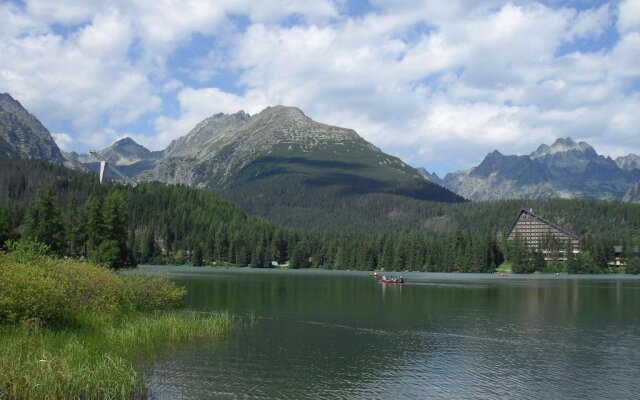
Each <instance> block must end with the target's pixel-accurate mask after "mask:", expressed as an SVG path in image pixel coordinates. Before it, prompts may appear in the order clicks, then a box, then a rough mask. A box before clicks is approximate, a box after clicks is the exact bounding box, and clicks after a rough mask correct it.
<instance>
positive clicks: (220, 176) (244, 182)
mask: <svg viewBox="0 0 640 400" xmlns="http://www.w3.org/2000/svg"><path fill="white" fill-rule="evenodd" d="M143 177H144V178H146V179H153V180H160V181H164V182H173V183H185V184H189V185H192V186H202V187H208V188H211V189H213V190H214V191H216V192H218V193H220V194H221V195H223V196H224V197H226V198H228V199H230V200H232V201H233V202H234V203H236V204H238V205H240V206H241V207H242V208H244V209H245V210H247V211H249V212H251V213H255V214H257V215H261V216H264V217H266V218H268V219H270V220H272V221H275V222H277V223H279V224H286V225H289V226H295V227H297V228H308V227H310V226H314V227H317V228H319V229H321V230H343V229H347V230H348V229H349V225H351V223H352V222H351V220H354V221H357V223H358V224H367V221H366V219H367V218H368V217H366V214H367V207H368V203H369V202H370V201H372V199H374V198H377V199H379V200H380V199H382V200H383V202H384V203H385V205H386V206H387V208H390V209H393V208H395V206H396V205H399V203H400V202H401V200H402V199H417V200H424V201H430V202H447V203H450V202H453V203H455V202H462V201H464V199H463V198H461V197H460V196H458V195H456V194H454V193H452V192H450V191H449V190H447V189H444V188H442V187H440V186H438V185H436V184H434V183H432V182H429V181H427V180H426V179H424V178H423V177H422V176H421V175H420V173H419V172H418V171H416V170H415V169H414V168H412V167H410V166H408V165H407V164H405V163H404V162H403V161H402V160H400V159H398V158H397V157H393V156H391V155H388V154H386V153H383V152H382V151H380V150H379V149H378V148H376V147H375V146H374V145H372V144H371V143H369V142H367V141H366V140H364V139H363V138H361V137H360V136H359V135H358V134H357V133H356V132H355V131H353V130H350V129H344V128H338V127H334V126H330V125H326V124H321V123H318V122H315V121H313V120H311V119H310V118H308V117H307V116H305V115H304V113H302V111H300V110H299V109H297V108H293V107H283V106H276V107H269V108H267V109H265V110H264V111H262V112H260V113H259V114H256V115H254V116H251V117H249V116H248V115H247V114H245V113H244V112H239V113H237V114H233V115H224V114H218V115H216V116H213V117H211V118H208V119H207V120H205V121H203V122H202V123H200V124H198V126H196V128H195V129H194V130H193V131H192V132H191V133H189V134H188V135H186V136H185V137H183V138H181V139H180V140H178V141H176V142H175V143H174V144H172V145H171V146H170V147H169V148H168V149H167V151H166V156H165V158H164V159H162V160H160V161H159V162H158V164H157V166H156V168H155V169H154V170H153V172H152V173H150V174H147V175H144V174H143ZM283 209H289V210H291V211H292V213H290V214H289V215H285V214H286V212H282V210H283ZM291 216H294V217H295V218H291ZM379 217H380V218H381V221H378V222H382V223H384V220H385V219H389V218H392V217H393V215H392V213H391V214H388V215H380V216H379ZM322 224H324V225H325V227H324V228H323V227H322V226H321V225H322Z"/></svg>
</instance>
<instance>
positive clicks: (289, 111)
mask: <svg viewBox="0 0 640 400" xmlns="http://www.w3.org/2000/svg"><path fill="white" fill-rule="evenodd" d="M259 114H263V115H281V116H286V117H298V118H299V117H302V118H307V119H308V118H309V117H307V116H306V115H305V113H304V112H303V111H302V110H301V109H299V108H298V107H294V106H284V105H281V104H280V105H277V106H269V107H267V108H265V109H264V110H262V111H260V113H259Z"/></svg>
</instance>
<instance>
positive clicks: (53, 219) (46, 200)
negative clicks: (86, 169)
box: [23, 186, 65, 254]
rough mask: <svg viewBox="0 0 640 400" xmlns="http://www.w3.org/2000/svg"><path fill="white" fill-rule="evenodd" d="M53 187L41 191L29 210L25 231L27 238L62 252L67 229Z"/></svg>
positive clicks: (58, 252)
mask: <svg viewBox="0 0 640 400" xmlns="http://www.w3.org/2000/svg"><path fill="white" fill-rule="evenodd" d="M56 200H57V199H56V196H55V194H54V193H53V187H52V186H49V188H48V189H45V190H42V191H40V193H39V194H38V197H37V198H36V200H35V202H34V203H33V205H32V206H31V207H30V208H29V210H28V211H27V216H26V219H25V224H24V226H23V233H24V236H25V237H26V238H29V239H31V240H33V241H36V242H41V243H44V244H46V245H47V246H49V248H50V249H51V251H53V252H55V253H57V254H61V253H62V251H63V247H64V237H65V231H64V226H63V225H62V216H61V213H60V209H59V208H58V206H57V205H56Z"/></svg>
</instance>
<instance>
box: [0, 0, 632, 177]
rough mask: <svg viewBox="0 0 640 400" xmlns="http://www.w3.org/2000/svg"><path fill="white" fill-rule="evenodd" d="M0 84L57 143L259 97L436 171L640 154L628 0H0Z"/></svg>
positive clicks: (185, 126) (142, 130) (157, 140)
mask: <svg viewBox="0 0 640 400" xmlns="http://www.w3.org/2000/svg"><path fill="white" fill-rule="evenodd" d="M0 16H2V23H0V92H9V93H10V94H11V95H13V96H14V97H15V98H16V99H17V100H19V101H20V102H21V103H22V104H23V105H24V106H25V107H27V108H28V109H29V110H30V111H31V112H32V113H34V114H35V115H36V116H37V117H38V118H40V119H41V121H43V123H44V124H45V125H46V126H47V127H48V128H49V129H50V130H51V131H52V133H54V135H55V137H56V139H57V141H58V143H59V144H60V145H61V147H63V148H64V149H66V150H76V151H86V150H87V149H89V148H93V147H96V148H102V147H104V146H106V145H108V144H110V143H111V142H113V141H114V140H115V139H118V138H121V137H124V136H131V137H133V138H134V139H136V140H137V141H139V142H140V143H142V144H144V145H145V146H147V147H149V148H151V149H153V150H158V149H162V148H164V147H165V146H166V145H167V144H169V143H170V141H171V140H172V139H175V138H177V137H179V136H182V135H184V134H186V133H187V132H188V131H189V130H190V129H191V128H192V127H193V126H194V125H195V124H196V123H197V122H198V121H200V120H202V119H204V118H206V117H207V116H210V115H212V114H215V113H218V112H236V111H238V110H241V109H242V110H245V111H247V112H249V113H251V114H253V113H256V112H259V111H260V110H262V109H263V108H264V107H266V106H269V105H276V104H285V105H292V106H297V107H299V108H301V109H302V110H303V111H304V112H305V113H306V114H307V115H308V116H310V117H311V118H313V119H315V120H317V121H321V122H326V123H330V124H334V125H339V126H344V127H349V128H354V129H356V130H357V131H358V133H359V134H360V135H361V136H363V137H364V138H365V139H367V140H369V141H371V142H373V143H374V144H376V145H377V146H378V147H380V148H382V149H383V150H384V151H386V152H388V153H391V154H394V155H397V156H400V157H401V158H403V159H404V160H405V161H407V162H408V163H410V164H412V165H414V166H424V167H426V168H427V169H429V170H430V171H436V172H438V173H439V174H442V173H444V172H448V171H452V170H456V169H460V168H467V167H469V166H471V165H473V164H476V163H477V162H479V161H480V160H481V159H482V158H483V157H484V155H485V154H486V153H487V152H489V151H491V150H493V149H496V148H497V149H498V150H500V151H502V152H503V153H517V154H524V153H529V152H531V151H532V150H534V149H535V147H536V146H537V145H538V144H540V143H543V142H545V143H551V142H552V141H553V140H554V139H555V138H557V137H561V136H562V137H564V136H571V137H573V138H574V139H580V140H586V141H588V142H589V143H591V144H592V145H594V146H595V147H596V150H598V151H599V152H600V153H604V154H607V155H612V156H617V155H623V154H627V153H629V152H636V153H640V0H624V1H611V2H603V1H588V0H576V1H560V0H548V1H540V2H535V1H518V0H514V1H500V0H484V1H476V0H460V1H455V0H451V1H446V2H443V1H430V0H425V1H413V0H370V1H345V0H334V1H331V0H314V1H306V0H280V1H277V0H260V1H252V0H215V1H214V0H211V1H197V0H105V1H94V2H90V1H86V0H26V1H6V0H4V1H2V0H0Z"/></svg>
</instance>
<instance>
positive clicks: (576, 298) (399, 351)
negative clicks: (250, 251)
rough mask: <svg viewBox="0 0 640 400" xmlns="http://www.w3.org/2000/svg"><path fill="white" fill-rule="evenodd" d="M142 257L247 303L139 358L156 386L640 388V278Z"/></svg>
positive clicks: (189, 390)
mask: <svg viewBox="0 0 640 400" xmlns="http://www.w3.org/2000/svg"><path fill="white" fill-rule="evenodd" d="M142 269H143V270H145V271H157V272H161V273H169V274H171V276H172V277H173V278H174V279H175V280H176V281H177V282H178V283H179V284H181V285H184V286H186V288H187V289H188V291H189V295H188V298H187V303H188V308H189V309H192V310H199V311H216V310H229V311H230V312H231V313H233V314H236V315H248V314H253V315H255V317H256V318H255V321H256V323H255V324H254V325H252V326H246V327H242V328H241V329H238V330H237V331H236V332H234V333H233V334H232V335H230V336H229V337H228V338H226V339H225V340H224V341H222V342H217V343H211V342H195V343H189V344H186V345H184V346H182V345H181V346H179V348H176V349H173V350H171V351H169V352H166V353H163V354H161V355H160V356H158V357H157V358H156V359H155V360H154V361H153V362H150V365H148V366H147V367H145V368H144V372H143V373H144V375H145V379H146V381H147V383H148V384H149V385H150V387H151V389H152V395H153V397H154V398H158V399H165V398H167V399H169V398H170V399H174V398H175V399H218V398H219V399H266V398H282V399H305V398H309V399H311V398H313V399H318V398H322V399H331V398H335V399H399V398H435V399H438V398H443V399H445V398H446V399H449V398H460V399H463V398H474V399H476V398H483V399H493V398H522V399H524V398H526V399H603V398H611V399H632V398H633V399H638V398H640V279H638V278H629V277H609V276H607V277H566V276H564V277H563V276H561V277H556V276H526V277H525V276H523V277H519V276H509V277H500V276H496V275H467V274H425V273H407V274H404V276H405V279H406V281H407V283H405V284H404V285H402V286H394V285H381V284H380V283H378V282H377V281H376V279H375V278H372V277H369V276H367V273H359V272H351V273H349V272H331V271H314V270H309V271H274V270H249V269H235V270H234V269H232V270H220V269H210V268H191V267H143V268H142Z"/></svg>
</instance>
